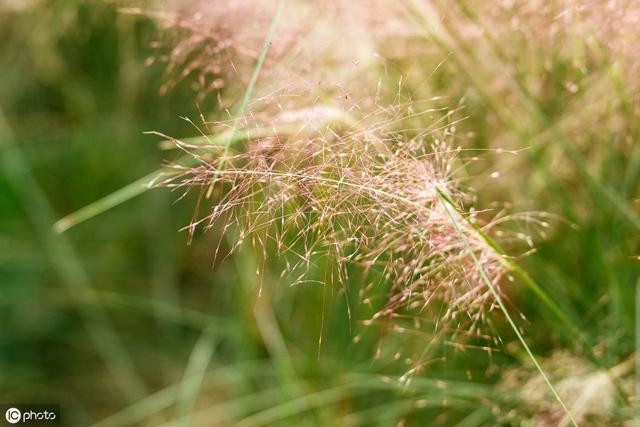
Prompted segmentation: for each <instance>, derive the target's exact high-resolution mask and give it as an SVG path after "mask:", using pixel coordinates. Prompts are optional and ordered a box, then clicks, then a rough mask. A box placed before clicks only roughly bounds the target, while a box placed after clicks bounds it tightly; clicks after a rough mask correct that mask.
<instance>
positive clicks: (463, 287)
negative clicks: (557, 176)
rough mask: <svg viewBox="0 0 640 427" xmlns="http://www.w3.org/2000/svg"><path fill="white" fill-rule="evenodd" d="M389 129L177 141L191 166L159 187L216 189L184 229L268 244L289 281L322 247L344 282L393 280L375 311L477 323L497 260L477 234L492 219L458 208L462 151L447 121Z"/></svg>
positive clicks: (499, 274) (260, 246)
mask: <svg viewBox="0 0 640 427" xmlns="http://www.w3.org/2000/svg"><path fill="white" fill-rule="evenodd" d="M317 110H318V109H317V108H316V111H317ZM300 114H301V112H297V115H300ZM310 114H312V113H310ZM392 123H395V122H393V121H392ZM307 124H308V122H307ZM395 124H396V125H397V123H395ZM309 127H310V126H309ZM299 128H300V129H304V126H303V125H299ZM389 128H390V125H389V123H385V122H384V121H378V122H377V124H375V125H372V126H367V127H365V129H364V130H342V131H340V130H339V129H340V127H339V126H335V129H334V128H332V127H331V126H330V125H325V127H324V128H319V129H315V130H314V129H312V128H311V127H310V129H311V130H310V131H304V130H302V131H299V132H296V133H292V134H286V133H285V134H281V135H280V134H277V133H276V134H274V135H270V136H267V137H260V138H255V139H251V140H249V141H247V142H246V143H245V144H244V146H242V147H238V148H237V149H236V150H227V149H226V147H225V146H224V144H219V143H210V144H204V145H202V144H199V145H197V146H192V145H189V144H185V143H183V142H181V141H178V140H174V142H175V143H176V144H177V145H178V146H179V147H180V148H182V149H184V150H186V151H188V152H189V153H191V154H192V155H193V156H194V157H195V158H196V160H197V165H196V166H193V167H178V174H177V176H174V177H172V178H171V179H170V180H168V181H165V182H164V184H165V185H169V186H172V187H178V188H183V189H186V190H189V191H192V190H194V189H198V188H199V189H201V191H200V193H201V194H205V193H209V194H213V195H215V197H214V198H213V199H212V200H211V202H210V203H211V205H210V207H209V208H207V210H208V213H206V214H204V215H203V216H202V217H201V218H198V219H197V220H195V222H194V223H192V224H191V225H190V226H189V227H188V228H189V229H190V230H191V231H192V232H193V231H194V230H195V229H196V228H197V227H199V226H201V227H203V228H204V229H205V230H208V229H213V228H216V229H220V230H222V231H223V232H225V231H229V230H231V229H233V228H236V227H237V230H236V231H235V234H237V235H238V236H239V237H238V239H237V241H236V243H235V245H234V247H237V246H239V245H240V244H241V243H242V242H243V241H250V242H252V243H253V245H254V246H256V247H257V251H256V252H258V253H261V254H263V255H264V257H267V254H268V253H270V252H271V251H270V250H268V248H270V247H271V248H273V249H275V253H276V256H277V257H284V258H285V259H286V260H287V266H288V267H287V269H286V270H287V273H290V272H295V271H302V272H303V273H302V274H301V275H300V276H299V277H298V278H297V279H296V280H294V283H298V282H300V283H301V282H304V281H305V280H306V279H305V275H304V271H307V270H309V269H310V268H311V264H312V263H313V260H314V258H315V257H317V256H318V255H319V254H323V255H328V256H330V257H331V259H333V260H334V261H335V264H336V265H337V266H338V267H337V269H338V272H339V273H338V274H339V277H341V279H342V280H341V282H342V283H343V285H345V286H347V284H348V282H349V280H348V270H349V268H348V267H349V266H350V265H357V266H359V267H360V268H361V269H362V271H363V272H364V273H365V275H367V274H368V275H369V278H370V279H371V278H377V279H378V281H382V282H386V283H390V284H391V285H390V289H389V291H388V295H387V297H386V302H385V303H384V304H383V305H382V306H381V307H379V309H378V311H377V312H376V314H375V315H374V319H375V318H379V317H382V316H384V317H387V318H393V317H394V316H396V315H397V313H398V312H399V311H401V310H406V309H409V310H412V311H413V312H418V313H419V312H426V311H429V310H430V309H431V305H432V304H436V303H444V304H445V309H444V311H443V313H441V315H442V317H443V319H455V318H456V317H460V320H461V321H464V320H465V319H466V320H468V321H469V322H470V323H472V324H474V325H475V324H477V323H478V322H479V321H480V320H481V317H482V315H483V314H484V313H485V312H486V311H487V310H489V309H491V306H492V304H493V303H494V298H493V296H492V292H491V290H490V286H493V287H494V288H495V289H499V287H500V283H501V279H502V278H503V276H504V274H505V270H506V263H505V262H504V259H503V258H502V256H501V255H500V254H499V253H498V252H496V250H495V249H494V248H493V247H492V246H491V245H490V244H489V243H488V242H487V241H486V237H485V236H486V234H488V233H490V232H491V231H492V227H493V224H494V222H492V221H491V220H488V221H485V222H484V223H483V224H482V225H480V221H477V222H475V223H474V218H475V216H472V217H471V219H469V215H468V214H464V215H463V214H462V213H461V211H462V209H468V206H467V204H468V202H469V201H470V200H471V198H470V197H468V196H467V195H466V194H465V193H464V192H463V191H462V189H461V186H460V185H459V184H458V183H457V182H456V179H457V178H456V176H455V175H456V167H457V166H456V164H462V163H464V159H462V158H460V156H461V153H462V151H461V150H460V149H458V148H456V147H455V146H453V145H452V142H451V140H452V139H453V134H452V129H454V126H444V127H443V128H441V129H437V128H435V129H427V130H423V131H421V132H418V133H415V132H407V131H402V130H393V129H389ZM201 209H204V208H203V207H202V205H201ZM501 220H502V219H501ZM461 233H462V234H464V239H463V238H461ZM470 252H473V254H474V256H475V259H476V260H477V263H475V262H474V259H473V257H472V256H471V254H470ZM272 256H273V255H272ZM477 264H479V266H480V268H479V266H478V265H477ZM481 271H482V272H483V273H484V274H486V276H487V277H488V280H489V281H490V283H489V284H487V283H485V282H484V280H483V278H482V277H481V274H483V273H481ZM376 283H378V282H376V281H372V282H371V284H370V285H369V286H370V287H373V286H376ZM379 286H381V285H379ZM472 328H473V327H472Z"/></svg>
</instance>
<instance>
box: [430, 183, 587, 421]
mask: <svg viewBox="0 0 640 427" xmlns="http://www.w3.org/2000/svg"><path fill="white" fill-rule="evenodd" d="M436 190H437V191H438V195H439V196H440V202H441V203H442V205H443V206H444V208H445V211H446V212H447V215H448V216H449V219H450V220H451V223H452V224H453V225H454V227H455V229H456V232H457V233H458V235H459V236H460V238H461V239H462V241H463V243H464V245H465V247H466V249H467V251H469V255H470V256H471V259H472V260H473V263H474V265H475V266H476V268H477V269H478V271H479V273H480V276H481V277H482V280H483V282H484V283H485V285H487V287H488V288H489V290H490V291H491V294H492V295H493V297H494V299H495V300H496V303H497V304H498V306H499V307H500V310H501V311H502V313H503V314H504V316H505V318H506V319H507V321H508V322H509V325H510V326H511V329H513V332H514V333H515V334H516V337H518V340H519V341H520V343H521V344H522V347H524V349H525V351H526V352H527V355H528V356H529V358H530V359H531V361H532V362H533V364H534V365H535V367H536V369H537V370H538V372H539V373H540V375H541V376H542V378H543V379H544V382H545V383H546V384H547V387H549V390H551V393H552V394H553V396H554V397H555V398H556V400H557V401H558V403H560V406H561V407H562V409H563V410H564V412H565V413H566V414H567V417H569V420H570V421H571V423H572V424H573V425H574V426H576V427H578V424H577V422H576V420H575V419H574V418H573V415H572V414H571V411H569V408H568V407H567V405H565V403H564V401H563V400H562V398H561V397H560V395H559V394H558V392H557V391H556V388H555V387H554V386H553V384H552V383H551V380H549V377H547V374H546V373H545V372H544V370H543V369H542V366H541V365H540V363H539V362H538V359H536V357H535V356H534V355H533V352H532V351H531V349H530V348H529V345H528V344H527V342H526V341H525V339H524V337H523V336H522V334H521V333H520V331H519V330H518V327H517V326H516V324H515V322H514V320H513V318H512V317H511V315H510V314H509V311H507V308H506V307H505V305H504V303H503V301H502V297H500V294H499V293H498V291H497V290H496V289H495V287H494V286H493V284H492V283H491V280H489V277H488V276H487V273H486V271H485V270H484V268H483V267H482V265H481V264H480V261H478V258H477V257H476V254H475V253H474V252H473V249H472V248H471V245H470V244H469V240H468V239H467V236H465V234H464V232H463V231H462V229H461V228H460V225H459V224H458V222H457V221H456V219H455V217H454V216H453V213H452V212H451V209H452V206H450V202H449V199H448V198H446V197H445V196H444V194H445V193H444V192H443V191H442V190H440V189H439V188H437V189H436Z"/></svg>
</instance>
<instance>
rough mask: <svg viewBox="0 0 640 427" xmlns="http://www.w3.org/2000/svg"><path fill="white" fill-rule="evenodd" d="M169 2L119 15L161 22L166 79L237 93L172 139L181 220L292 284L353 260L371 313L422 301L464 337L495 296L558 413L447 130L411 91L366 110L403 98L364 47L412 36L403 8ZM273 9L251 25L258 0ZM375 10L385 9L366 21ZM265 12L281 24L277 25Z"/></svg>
mask: <svg viewBox="0 0 640 427" xmlns="http://www.w3.org/2000/svg"><path fill="white" fill-rule="evenodd" d="M176 4H177V5H178V8H177V9H176V10H177V11H174V12H172V14H170V15H164V14H159V13H158V12H143V11H135V12H136V13H145V14H147V15H150V16H153V17H155V18H156V19H159V20H160V21H162V22H164V23H165V25H166V26H167V27H169V28H171V29H174V30H177V33H178V34H179V35H178V42H177V43H174V44H173V47H171V46H170V47H169V54H168V55H167V56H166V57H164V58H163V57H161V59H162V60H164V61H165V62H167V63H168V64H169V71H170V72H171V73H176V72H177V73H178V74H179V76H178V78H177V79H176V80H179V79H182V78H185V77H187V76H189V75H191V74H196V75H197V78H196V83H197V84H196V87H197V88H198V90H199V92H200V94H201V95H203V96H206V95H207V94H208V93H210V92H211V91H212V90H215V91H217V96H218V101H219V104H218V106H219V107H221V110H224V109H226V108H227V107H228V105H230V103H229V100H233V99H238V96H237V94H238V92H244V95H242V102H241V103H240V104H239V108H238V109H237V110H236V111H234V113H233V114H232V119H231V121H230V122H229V124H228V125H227V129H226V130H225V131H224V132H222V133H221V132H218V136H216V137H209V136H207V135H209V134H210V132H208V131H207V132H202V139H201V140H204V141H205V142H204V144H202V143H199V144H190V143H188V142H183V141H180V140H176V139H173V142H174V143H175V144H176V146H177V147H178V148H181V149H183V150H184V151H185V152H187V153H188V154H189V155H190V156H191V157H192V160H194V162H192V164H193V163H195V165H190V166H176V170H175V171H174V173H173V174H172V175H171V176H170V177H169V178H168V179H166V180H164V181H163V182H162V184H164V185H166V186H170V187H174V188H178V189H183V190H185V191H187V192H188V191H192V190H196V191H198V192H199V194H200V201H199V212H202V211H203V210H204V211H205V212H206V213H205V214H203V215H201V216H199V217H198V218H196V219H195V220H194V221H193V222H192V223H191V224H190V225H189V226H188V227H187V228H188V229H189V230H190V231H191V232H194V230H196V229H197V228H198V227H202V228H204V229H205V230H210V229H213V228H218V229H220V230H221V232H222V234H226V235H227V236H230V235H235V236H237V239H235V241H234V242H233V243H231V245H230V246H231V251H233V250H235V249H237V248H238V247H240V246H241V245H242V244H243V242H245V241H248V242H250V243H251V244H252V245H253V247H254V248H255V252H256V253H258V254H261V255H262V258H263V259H262V262H261V263H259V264H263V263H264V262H266V259H267V258H269V257H270V256H274V254H275V257H277V258H280V259H284V260H285V262H286V264H287V267H286V268H285V270H284V272H283V275H287V274H294V273H295V272H301V274H300V275H299V276H298V277H297V279H295V280H294V281H293V283H304V282H306V281H307V278H306V275H305V272H306V271H309V270H310V269H311V268H312V266H313V264H314V261H316V260H317V257H318V256H327V257H330V258H331V260H332V261H334V265H335V266H336V270H337V275H338V277H339V280H338V281H339V282H340V284H341V285H342V286H344V287H348V286H353V285H354V284H353V283H352V282H351V281H350V279H349V272H350V269H351V266H357V267H358V268H359V269H360V271H361V272H362V274H363V277H364V278H365V279H366V282H368V283H369V284H368V285H363V287H362V289H363V290H364V291H365V292H366V291H368V290H371V289H375V288H376V287H379V288H380V289H381V290H383V291H384V293H385V295H384V298H383V303H382V304H378V305H377V306H376V307H375V314H374V315H373V316H372V317H373V319H371V320H372V321H373V320H376V319H381V318H387V319H392V318H396V317H402V316H403V314H404V313H406V312H410V313H412V314H413V315H416V314H418V315H419V314H421V313H425V312H432V313H435V314H436V315H437V316H439V317H440V318H441V319H443V320H452V321H455V322H459V323H465V324H467V325H469V326H468V327H467V328H468V330H469V332H470V333H472V332H473V331H478V328H477V327H478V324H479V323H480V322H481V321H482V320H483V317H484V315H485V314H486V313H487V312H488V311H490V310H491V309H492V308H494V307H499V308H500V310H501V311H502V312H503V314H504V316H505V317H506V318H507V320H508V322H509V323H510V325H511V327H512V329H513V330H514V332H515V333H516V335H517V336H518V339H519V340H520V342H521V343H522V344H523V346H524V348H525V349H526V351H527V352H528V354H529V356H530V357H531V358H532V360H533V361H534V364H536V366H537V368H538V369H539V371H540V373H541V374H542V376H543V379H544V381H545V382H546V383H547V386H548V387H550V389H551V390H552V392H553V395H554V397H555V398H556V399H557V400H559V401H560V403H561V406H562V407H563V409H564V410H565V411H566V407H565V406H564V405H563V404H562V401H561V400H560V398H559V397H558V395H557V393H556V392H555V391H554V390H553V387H552V385H551V383H550V382H549V380H548V378H547V377H546V376H545V375H544V373H543V372H542V370H541V368H540V366H539V365H537V362H536V361H535V358H534V356H533V354H532V353H531V351H530V350H529V348H528V346H527V344H526V342H525V341H524V339H523V338H522V336H521V334H520V332H519V330H518V328H517V326H516V325H515V323H514V322H513V320H512V319H511V317H510V315H509V313H508V311H507V309H506V308H505V306H504V302H503V299H502V297H501V287H502V285H503V277H504V276H505V274H506V273H507V271H508V270H509V269H513V268H514V265H513V263H512V262H511V261H509V260H508V259H507V258H506V257H505V255H504V254H503V253H502V252H501V250H500V249H499V248H498V247H497V246H496V245H495V244H494V243H493V242H492V240H490V238H489V237H488V236H489V235H490V234H491V232H492V228H493V226H494V225H496V224H497V223H499V222H500V221H502V220H503V218H491V217H490V215H489V214H488V213H486V212H485V213H484V214H483V215H480V216H478V215H475V214H472V213H471V212H472V211H471V209H470V203H469V202H470V198H469V197H468V196H467V195H466V192H465V191H464V189H463V186H462V185H461V182H460V181H458V180H457V173H459V171H457V167H458V165H459V164H460V163H464V159H460V156H461V150H460V149H458V148H457V146H456V141H455V126H453V125H449V124H447V125H445V126H443V127H440V128H437V127H431V125H430V124H429V123H428V117H429V115H428V114H424V113H426V112H427V111H423V110H422V108H421V106H420V103H418V102H415V101H412V100H411V98H409V101H408V102H407V103H406V104H400V105H402V109H403V110H404V111H403V113H401V114H399V115H397V116H395V117H394V118H393V119H391V120H389V119H384V118H383V119H381V120H375V114H373V113H372V112H375V111H377V110H378V109H379V108H380V105H393V104H395V103H398V101H404V100H405V99H406V95H405V94H404V93H403V91H404V87H403V78H402V77H401V78H400V79H399V80H397V81H393V80H390V79H389V78H388V77H389V75H390V74H389V73H388V69H389V67H392V66H394V65H393V64H392V63H391V62H389V61H387V60H385V59H383V57H381V55H379V54H378V53H377V52H376V46H377V43H381V42H384V43H386V44H387V45H388V44H389V43H390V42H391V41H392V40H402V41H403V43H402V46H406V45H407V44H409V43H410V42H411V41H412V40H414V39H415V38H416V37H417V35H418V34H419V32H417V29H418V28H419V26H415V25H404V24H405V23H408V22H412V21H409V20H406V19H404V20H403V19H400V18H399V16H400V15H401V14H402V13H403V12H406V9H404V8H396V7H395V6H394V7H391V6H389V3H388V2H381V3H380V5H381V6H384V7H381V8H380V9H375V8H372V7H371V5H368V6H363V7H356V6H353V7H350V6H345V5H341V4H340V2H332V1H322V2H318V4H317V5H316V4H313V5H309V4H306V3H305V2H292V4H291V5H290V6H288V7H287V8H284V9H283V8H282V2H279V3H278V6H277V7H276V6H274V5H270V7H265V8H264V9H263V6H264V5H263V4H262V3H260V2H258V3H256V4H255V5H252V6H251V7H248V6H246V5H244V4H242V3H235V2H232V3H229V4H224V5H223V4H220V5H211V4H209V3H208V2H199V1H195V2H178V3H176ZM376 4H377V3H376ZM273 9H275V15H274V17H273V18H272V19H271V20H270V23H267V22H265V18H264V16H268V15H263V11H264V10H272V11H273ZM383 11H389V15H388V18H389V19H388V20H387V21H385V22H384V25H379V26H376V25H374V24H373V23H375V22H376V17H378V16H379V15H380V14H381V13H382V12H383ZM400 11H402V12H400ZM272 13H273V12H272ZM279 19H282V20H283V21H285V22H288V23H292V25H291V26H285V31H283V32H281V33H278V31H280V30H276V28H275V23H276V22H278V20H279ZM250 23H252V24H250ZM311 23H312V24H313V25H309V24H311ZM267 26H268V27H269V29H268V31H267V34H266V38H265V28H266V27H267ZM254 30H255V31H254ZM378 30H379V31H378ZM180 34H182V35H180ZM257 34H260V35H261V37H257V36H256V35H257ZM276 35H277V36H276ZM381 35H384V36H386V37H381ZM381 39H382V40H381ZM259 40H262V46H261V48H259V46H260V43H259ZM400 45H401V44H398V46H400ZM267 50H268V51H269V53H270V54H269V55H266V52H267ZM402 51H403V52H410V51H411V49H405V48H404V47H403V49H402ZM361 60H364V63H363V62H361ZM255 64H257V65H255ZM252 65H253V67H252ZM432 65H433V68H434V69H437V68H438V67H439V64H437V63H434V64H432ZM249 70H251V71H249ZM372 71H373V72H372ZM258 76H260V79H261V93H260V94H259V95H258V96H255V95H254V94H253V93H252V91H253V89H254V85H255V83H256V80H257V78H258ZM371 77H373V79H372V78H371ZM428 78H429V77H427V80H428ZM234 79H235V81H236V84H235V85H231V84H229V82H231V81H233V80H234ZM325 79H326V80H325ZM174 81H175V80H173V81H171V83H173V82H174ZM327 82H328V83H327ZM171 83H170V84H171ZM245 85H246V87H247V89H246V91H244V90H243V89H244V87H245ZM234 86H235V87H234ZM391 86H393V88H392V87H391ZM237 88H239V89H237ZM390 89H393V90H390ZM389 95H390V96H389ZM427 98H431V99H435V98H434V97H433V96H429V97H427ZM250 99H253V102H252V103H251V104H249V100H250ZM329 99H333V102H327V100H329ZM390 100H391V101H390ZM335 104H337V107H327V105H335ZM386 110H387V112H389V111H391V110H393V108H389V107H388V108H386ZM225 111H226V113H227V114H228V113H230V111H229V110H225ZM434 111H437V109H433V110H430V112H431V113H433V112H434ZM445 116H446V117H448V116H449V115H445ZM318 117H320V120H318ZM354 117H356V118H358V119H357V120H354V119H353V118H354ZM205 121H206V119H205ZM282 122H284V123H285V124H287V125H291V126H287V127H286V130H285V129H282V128H281V127H280V124H281V123H282ZM337 124H339V126H338V125H337ZM213 125H214V127H216V126H217V125H218V127H219V128H224V125H223V124H221V123H220V122H219V121H217V122H214V123H213ZM265 128H267V129H268V128H272V132H264V129H265ZM214 133H215V132H214ZM239 134H240V135H242V137H241V138H237V136H238V135H239ZM220 135H221V137H220ZM237 140H243V141H244V143H243V144H242V145H241V146H239V147H237V145H238V144H236V142H237ZM207 200H210V202H209V203H210V204H209V205H208V207H206V208H205V206H207ZM205 209H206V210H205ZM487 217H488V218H487ZM481 218H482V219H483V220H484V221H483V220H481ZM230 232H232V233H230ZM216 254H218V251H216ZM529 280H530V279H529ZM322 284H325V283H322ZM385 286H386V287H385ZM537 291H538V292H541V291H540V290H539V289H538V290H537ZM367 300H368V299H367V298H363V300H362V302H363V303H367V302H370V301H367ZM545 301H546V302H549V301H548V300H545ZM467 322H468V323H467ZM478 336H480V334H479V332H478ZM414 372H416V370H415V369H414V370H412V372H411V373H414ZM569 418H570V415H569Z"/></svg>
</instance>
